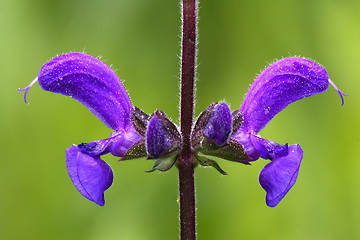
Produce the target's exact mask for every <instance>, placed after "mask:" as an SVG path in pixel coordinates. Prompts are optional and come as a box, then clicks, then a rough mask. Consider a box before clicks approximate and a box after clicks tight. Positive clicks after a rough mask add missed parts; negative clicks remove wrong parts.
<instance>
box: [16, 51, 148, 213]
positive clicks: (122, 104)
mask: <svg viewBox="0 0 360 240" xmlns="http://www.w3.org/2000/svg"><path fill="white" fill-rule="evenodd" d="M37 81H38V82H39V84H40V86H41V87H42V88H43V89H44V90H46V91H50V92H54V93H61V94H63V95H66V96H70V97H72V98H74V99H76V100H78V101H79V102H81V103H82V104H83V105H84V106H85V107H87V108H88V109H89V110H90V111H91V112H92V113H93V114H94V115H95V116H96V117H97V118H99V119H100V120H101V121H102V122H103V123H104V124H105V125H106V126H107V127H109V128H111V129H113V130H114V132H113V133H112V134H111V137H110V138H107V139H103V140H99V141H94V142H90V143H82V144H79V145H72V146H71V147H70V148H68V149H67V150H66V165H67V169H68V172H69V175H70V178H71V180H72V182H73V183H74V185H75V187H76V188H77V190H78V191H79V192H80V193H81V194H82V195H83V196H84V197H86V198H87V199H89V200H91V201H93V202H95V203H96V204H98V205H100V206H103V205H104V203H105V202H104V192H105V190H106V189H108V188H109V187H110V186H111V184H112V181H113V173H112V170H111V168H110V167H109V165H107V163H105V162H104V161H103V160H102V159H101V158H100V156H101V155H104V154H107V153H111V154H113V155H114V156H118V157H122V156H124V155H125V153H126V152H127V151H128V150H129V149H130V148H131V147H132V146H133V145H134V144H135V143H137V142H138V141H140V140H142V139H143V138H144V137H143V136H141V135H140V134H139V133H138V132H137V131H136V130H135V128H134V126H133V124H132V121H131V112H132V108H133V106H132V104H131V101H130V99H129V96H128V94H127V92H126V90H125V88H124V86H123V85H122V83H121V81H120V80H119V78H118V77H117V75H116V74H115V72H114V71H113V70H112V69H111V68H110V67H109V66H108V65H106V64H105V63H103V62H102V61H100V60H99V59H97V58H95V57H92V56H89V55H87V54H84V53H67V54H64V55H60V56H58V57H56V58H54V59H52V60H51V61H49V62H48V63H46V64H45V65H44V66H43V67H42V68H41V70H40V72H39V74H38V76H37V78H35V80H34V81H33V82H32V83H30V85H29V86H28V87H26V88H24V89H20V90H22V91H26V92H25V102H26V96H27V92H28V90H29V89H30V87H31V86H32V85H33V84H34V83H35V82H37ZM26 103H27V102H26Z"/></svg>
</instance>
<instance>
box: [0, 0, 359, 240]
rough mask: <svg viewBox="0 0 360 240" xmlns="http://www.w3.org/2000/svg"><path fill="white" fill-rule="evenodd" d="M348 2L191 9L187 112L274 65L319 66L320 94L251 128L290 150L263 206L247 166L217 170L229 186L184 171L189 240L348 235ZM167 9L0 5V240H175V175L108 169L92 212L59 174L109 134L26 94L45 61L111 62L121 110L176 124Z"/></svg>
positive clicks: (351, 131) (352, 180)
mask: <svg viewBox="0 0 360 240" xmlns="http://www.w3.org/2000/svg"><path fill="white" fill-rule="evenodd" d="M359 12H360V1H358V0H354V1H350V0H341V1H340V0H311V1H310V0H303V1H295V0H272V1H267V0H263V1H237V0H222V1H206V0H202V1H200V22H199V35H200V36H199V40H200V43H199V54H198V66H199V67H198V78H199V80H198V82H197V92H196V93H197V95H196V114H199V113H200V112H201V111H202V110H204V109H205V108H206V107H207V106H208V105H209V104H210V103H211V102H212V101H221V100H225V101H226V102H228V103H229V104H231V108H232V110H234V109H236V108H239V107H240V105H241V102H242V100H243V97H244V94H245V93H246V91H247V89H248V87H249V84H251V83H252V81H253V79H254V78H255V76H256V74H258V73H259V72H260V70H261V69H263V68H264V67H265V66H266V65H267V64H268V63H270V62H272V61H273V60H274V59H278V58H281V57H287V56H294V55H300V56H306V57H308V58H311V59H314V60H316V61H318V62H320V63H321V64H323V65H324V66H325V67H326V69H327V70H328V73H329V75H330V77H331V79H332V80H333V81H334V82H335V83H336V84H337V85H338V87H340V88H341V89H342V90H343V91H344V92H345V93H347V94H349V97H347V98H346V99H345V105H344V106H343V107H340V104H341V101H340V98H339V96H338V95H337V93H336V91H334V90H333V89H332V88H331V87H330V88H329V90H328V91H327V92H325V93H323V94H320V95H315V96H313V97H311V98H307V99H304V100H302V101H299V102H296V103H294V104H292V105H291V106H290V107H288V108H287V109H286V110H284V111H283V112H281V114H279V115H277V116H276V117H275V119H273V121H271V123H270V124H269V125H268V126H267V127H266V128H265V129H264V130H263V131H262V132H261V134H262V136H263V137H265V138H268V139H271V140H274V141H276V142H279V143H282V144H284V143H286V142H288V143H289V144H294V143H299V144H300V145H301V147H302V149H303V150H304V159H303V162H302V165H301V170H300V172H299V177H298V180H297V183H296V184H295V186H294V188H293V189H292V190H291V191H290V192H289V194H288V195H287V196H286V197H285V198H284V199H283V201H282V202H281V203H280V204H279V205H278V206H277V207H276V208H269V207H267V206H266V204H265V192H264V191H263V189H262V188H261V187H260V185H259V183H258V175H259V172H260V170H261V169H262V167H263V166H264V165H265V164H266V163H267V161H264V160H261V159H260V160H259V161H257V162H255V163H254V164H253V165H252V166H245V165H241V164H236V163H233V162H226V161H222V160H220V161H219V163H220V164H221V166H222V167H223V168H224V170H225V171H227V172H228V173H229V175H228V176H221V175H220V174H219V173H217V172H216V171H215V170H213V169H205V168H197V169H196V188H197V194H196V195H197V222H198V224H197V229H198V239H207V240H212V239H228V240H232V239H234V240H235V239H267V240H270V239H276V240H281V239H286V240H287V239H301V240H303V239H316V240H320V239H327V240H328V239H360V227H359V226H360V220H359V219H360V186H359V184H360V174H359V169H360V161H359V159H358V155H359V154H358V152H359V149H360V137H359V133H360V131H359V122H360V113H359V106H360V97H359V95H360V94H359V92H360V83H359V82H360V81H359V79H360V67H359V58H360V57H359V56H360V14H359ZM180 24H181V21H180V10H179V3H178V1H169V0H151V1H150V0H121V1H118V0H112V1H100V0H81V1H74V0H57V1H49V0H12V1H10V0H8V1H6V0H0V50H1V51H0V80H1V88H0V107H1V109H0V112H1V117H0V127H1V142H0V146H1V167H0V193H1V196H0V239H5V240H7V239H56V240H60V239H77V240H81V239H87V240H96V239H106V240H107V239H109V240H111V239H129V240H132V239H136V240H139V239H178V234H179V233H178V232H179V231H178V230H179V227H178V203H177V199H178V192H177V191H178V190H177V184H178V182H177V170H176V168H173V169H171V171H169V172H167V173H158V172H156V173H151V174H147V173H144V171H145V170H148V169H150V168H151V167H152V162H151V161H145V160H143V159H142V160H135V161H129V162H121V163H118V162H117V158H115V157H112V156H105V157H104V159H105V160H107V162H108V163H109V164H110V165H111V166H112V168H113V170H114V174H115V178H114V184H113V186H112V187H111V188H110V189H109V190H108V191H107V192H106V196H105V197H106V205H105V207H98V206H97V205H95V204H94V203H92V202H90V201H88V200H86V199H85V198H84V197H82V196H81V195H80V194H79V193H78V192H77V191H76V189H75V187H74V186H73V185H72V183H71V181H70V178H69V177H68V175H67V171H66V166H65V149H66V148H68V147H69V146H70V145H71V144H72V143H77V144H78V143H81V142H89V141H92V140H98V139H102V138H106V137H108V136H109V135H110V133H111V131H110V130H109V129H107V128H106V127H105V125H103V124H102V123H101V122H100V121H99V120H98V119H97V118H96V117H94V116H93V115H92V114H91V113H90V112H89V111H88V110H87V109H86V108H85V107H83V106H82V105H81V104H80V103H78V102H76V101H74V100H72V99H70V98H68V97H64V96H62V95H59V94H52V93H49V92H45V91H43V90H41V88H40V87H39V86H38V84H37V85H35V86H34V87H33V88H32V89H31V90H30V93H29V95H28V101H29V102H30V104H29V105H26V104H25V103H24V102H23V93H20V92H18V91H17V88H19V87H20V88H21V87H25V86H26V85H27V84H28V83H30V82H31V81H32V80H33V79H34V78H35V77H36V75H37V73H38V71H39V69H40V68H41V66H42V65H43V64H44V63H45V62H47V61H48V60H50V59H51V58H53V57H55V56H56V55H57V54H61V53H65V52H69V51H85V52H87V53H89V54H92V55H94V56H102V60H103V61H105V62H106V63H107V64H109V65H112V67H113V68H114V69H115V70H116V73H117V74H118V75H119V77H120V79H122V80H123V82H124V85H125V87H126V88H127V89H128V93H129V95H130V97H131V99H132V101H133V104H134V105H136V106H138V107H140V108H142V109H143V110H144V111H146V112H148V113H151V112H153V111H154V110H156V109H157V108H158V109H162V110H164V111H165V112H166V113H167V114H168V115H169V116H170V117H171V118H172V119H174V120H175V121H176V122H177V120H178V118H179V105H178V101H179V79H178V78H179V62H180V61H179V54H180V47H179V46H180V37H179V36H180Z"/></svg>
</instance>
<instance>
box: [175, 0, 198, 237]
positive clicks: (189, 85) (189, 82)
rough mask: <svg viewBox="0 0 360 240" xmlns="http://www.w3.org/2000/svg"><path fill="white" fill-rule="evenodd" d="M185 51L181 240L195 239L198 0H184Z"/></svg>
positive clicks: (181, 123) (183, 39) (182, 58)
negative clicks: (193, 134) (193, 146)
mask: <svg viewBox="0 0 360 240" xmlns="http://www.w3.org/2000/svg"><path fill="white" fill-rule="evenodd" d="M182 1H183V2H182V3H183V4H182V7H183V8H182V20H183V26H182V49H181V50H182V51H181V53H182V55H181V105H180V128H181V135H182V149H181V152H180V155H179V159H178V164H177V165H178V168H179V191H180V229H181V230H180V231H181V234H180V235H181V240H194V239H196V221H195V186H194V167H195V164H194V159H193V156H192V149H191V129H192V124H193V118H194V91H195V67H196V25H197V1H196V0H182Z"/></svg>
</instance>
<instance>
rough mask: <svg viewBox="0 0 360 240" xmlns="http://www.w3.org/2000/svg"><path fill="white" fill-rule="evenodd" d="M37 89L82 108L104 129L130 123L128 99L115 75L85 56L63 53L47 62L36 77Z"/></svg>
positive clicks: (118, 128)
mask: <svg viewBox="0 0 360 240" xmlns="http://www.w3.org/2000/svg"><path fill="white" fill-rule="evenodd" d="M38 81H39V84H40V86H41V87H42V88H43V89H44V90H46V91H51V92H54V93H61V94H63V95H66V96H71V97H72V98H74V99H76V100H78V101H79V102H81V103H82V104H84V105H85V107H87V108H88V109H89V110H90V111H91V112H92V113H93V114H94V115H95V116H96V117H98V118H99V119H100V120H101V121H102V122H103V123H104V124H105V125H106V126H108V127H109V128H111V129H114V130H122V129H125V128H127V127H128V126H129V125H130V124H131V120H130V112H131V108H132V104H131V101H130V99H129V96H128V94H127V92H126V90H125V88H124V86H123V85H122V83H121V81H120V80H119V78H118V77H117V75H116V74H115V72H114V71H113V70H112V69H111V68H110V67H109V66H108V65H106V64H105V63H104V62H102V61H101V60H99V59H97V58H95V57H93V56H90V55H87V54H85V53H77V52H72V53H66V54H64V55H60V56H58V57H56V58H54V59H52V60H51V61H49V62H47V63H46V64H45V65H44V66H43V67H42V68H41V70H40V72H39V75H38Z"/></svg>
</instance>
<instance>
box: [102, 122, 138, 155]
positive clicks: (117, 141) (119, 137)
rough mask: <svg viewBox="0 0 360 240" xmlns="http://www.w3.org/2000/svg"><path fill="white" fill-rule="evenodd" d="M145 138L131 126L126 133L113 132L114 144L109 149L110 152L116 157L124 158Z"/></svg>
mask: <svg viewBox="0 0 360 240" xmlns="http://www.w3.org/2000/svg"><path fill="white" fill-rule="evenodd" d="M143 138H144V137H143V136H141V135H140V134H139V133H138V132H137V131H136V130H135V128H134V126H132V125H131V126H130V127H129V128H128V129H126V130H125V131H124V132H113V133H112V134H111V139H112V140H113V143H112V145H111V147H109V151H110V152H111V154H112V155H114V156H117V157H122V156H124V155H125V153H126V152H127V151H128V150H129V149H130V148H131V147H132V146H133V145H134V144H135V143H136V142H138V141H140V140H141V139H143Z"/></svg>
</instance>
